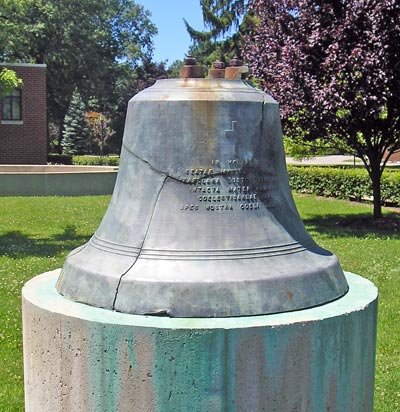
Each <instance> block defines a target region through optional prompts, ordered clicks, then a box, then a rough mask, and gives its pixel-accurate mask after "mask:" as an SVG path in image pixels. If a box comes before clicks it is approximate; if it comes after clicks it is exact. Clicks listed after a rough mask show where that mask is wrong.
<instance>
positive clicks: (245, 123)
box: [57, 61, 348, 317]
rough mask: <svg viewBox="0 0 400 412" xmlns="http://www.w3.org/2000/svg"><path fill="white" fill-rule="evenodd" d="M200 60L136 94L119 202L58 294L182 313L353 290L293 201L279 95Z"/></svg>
mask: <svg viewBox="0 0 400 412" xmlns="http://www.w3.org/2000/svg"><path fill="white" fill-rule="evenodd" d="M189 63H191V64H190V65H187V66H186V69H185V70H183V71H182V72H181V74H183V76H184V78H180V79H168V80H159V81H157V82H156V83H155V85H154V86H152V87H150V88H148V89H145V90H143V91H142V92H140V93H138V94H137V95H136V96H134V97H133V98H132V99H131V100H130V101H129V106H128V112H127V118H126V123H125V132H124V138H123V146H122V152H121V162H120V169H119V173H118V178H117V181H116V185H115V189H114V193H113V196H112V199H111V201H110V204H109V207H108V210H107V212H106V214H105V216H104V218H103V220H102V222H101V224H100V226H99V228H98V229H97V231H96V233H95V234H94V235H93V237H92V238H91V239H90V240H89V242H88V243H87V244H85V245H83V246H81V247H80V248H78V249H75V250H74V251H72V252H71V253H70V254H69V255H68V257H67V259H66V261H65V264H64V266H63V269H62V273H61V275H60V278H59V280H58V285H57V289H58V291H59V292H60V293H61V294H62V295H64V296H65V297H67V298H69V299H72V300H74V301H78V302H83V303H86V304H89V305H93V306H97V307H102V308H106V309H112V310H116V311H121V312H125V313H132V314H141V315H145V314H165V315H169V316H173V317H227V316H248V315H260V314H268V313H277V312H287V311H293V310H298V309H304V308H309V307H313V306H316V305H321V304H324V303H326V302H329V301H332V300H334V299H337V298H339V297H341V296H343V295H344V294H345V293H346V292H347V289H348V286H347V283H346V280H345V278H344V275H343V272H342V269H341V267H340V265H339V263H338V259H337V257H336V256H335V255H333V254H332V253H330V252H328V251H326V250H324V249H322V248H320V247H319V246H317V245H316V244H315V242H314V241H313V239H312V238H311V237H310V235H309V234H308V233H307V231H306V229H305V227H304V225H303V223H302V221H301V219H300V217H299V215H298V212H297V210H296V207H295V204H294V202H293V199H292V196H291V192H290V188H289V183H288V176H287V171H286V165H285V157H284V151H283V145H282V132H281V123H280V118H279V108H278V104H277V102H276V101H275V100H273V99H272V98H271V96H269V95H267V94H266V93H264V92H263V91H261V90H258V89H256V88H254V87H252V86H251V85H250V84H248V83H246V82H243V81H242V80H229V79H221V78H215V79H213V78H211V79H204V78H190V75H191V74H193V73H194V74H195V75H196V76H197V75H198V73H199V71H200V70H198V69H196V67H198V66H195V65H194V64H193V62H192V61H190V62H189ZM235 64H236V62H235ZM188 67H189V68H190V67H192V68H191V69H189V68H188ZM234 67H235V68H236V69H237V66H234ZM185 73H186V75H185Z"/></svg>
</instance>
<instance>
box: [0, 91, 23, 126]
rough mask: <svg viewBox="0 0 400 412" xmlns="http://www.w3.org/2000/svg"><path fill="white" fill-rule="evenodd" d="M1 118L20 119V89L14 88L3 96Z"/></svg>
mask: <svg viewBox="0 0 400 412" xmlns="http://www.w3.org/2000/svg"><path fill="white" fill-rule="evenodd" d="M2 106H3V115H2V119H3V120H22V99H21V90H18V89H14V90H12V91H11V92H10V94H8V95H7V96H4V97H3V105H2Z"/></svg>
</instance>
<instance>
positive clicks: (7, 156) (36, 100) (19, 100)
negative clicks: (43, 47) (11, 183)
mask: <svg viewBox="0 0 400 412" xmlns="http://www.w3.org/2000/svg"><path fill="white" fill-rule="evenodd" d="M2 67H7V68H8V69H11V70H14V71H15V72H16V73H17V75H18V77H20V78H21V79H22V80H23V83H24V84H23V86H22V87H21V88H19V89H18V90H14V91H12V92H11V93H10V94H9V95H7V96H3V97H2V98H0V164H46V162H47V114H46V65H45V64H0V70H1V69H2Z"/></svg>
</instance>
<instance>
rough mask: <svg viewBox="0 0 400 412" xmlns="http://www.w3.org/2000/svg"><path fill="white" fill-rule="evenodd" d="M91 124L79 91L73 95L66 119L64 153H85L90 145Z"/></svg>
mask: <svg viewBox="0 0 400 412" xmlns="http://www.w3.org/2000/svg"><path fill="white" fill-rule="evenodd" d="M89 138H90V132H89V124H88V121H87V118H86V114H85V105H84V103H83V101H82V98H81V96H80V94H79V93H78V91H75V92H74V94H73V95H72V100H71V104H70V105H69V108H68V112H67V114H66V116H65V119H64V130H63V139H62V141H61V146H62V148H63V154H66V155H74V154H85V153H86V152H87V150H88V147H89Z"/></svg>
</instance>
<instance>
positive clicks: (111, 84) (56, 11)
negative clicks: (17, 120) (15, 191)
mask: <svg viewBox="0 0 400 412" xmlns="http://www.w3.org/2000/svg"><path fill="white" fill-rule="evenodd" d="M149 16H150V15H149V12H148V11H146V10H145V9H144V8H143V7H142V6H140V5H138V4H136V3H135V2H134V1H133V0H69V1H60V0H48V1H44V0H24V1H22V0H7V1H3V2H2V3H1V6H0V61H6V62H7V61H14V62H18V61H22V62H31V63H46V65H47V91H48V109H49V120H50V121H53V122H54V123H56V124H57V125H61V124H62V122H63V119H64V117H65V114H66V112H67V109H68V105H69V101H70V100H71V96H72V93H73V91H74V90H75V89H77V90H78V91H79V92H80V94H81V96H82V98H83V100H84V101H85V102H88V101H89V99H90V98H92V97H94V98H96V99H97V101H98V102H99V105H100V107H99V108H98V109H99V111H102V112H110V113H111V112H113V109H114V108H115V106H117V105H118V104H119V102H120V100H121V88H120V83H121V82H122V83H125V82H127V81H129V80H127V79H129V78H130V76H131V73H132V72H133V71H134V69H135V68H136V66H137V65H139V64H140V63H141V62H142V61H143V59H150V58H151V55H152V52H153V43H152V37H153V36H154V35H155V34H156V32H157V29H156V27H155V26H154V24H152V23H151V21H150V18H149Z"/></svg>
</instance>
